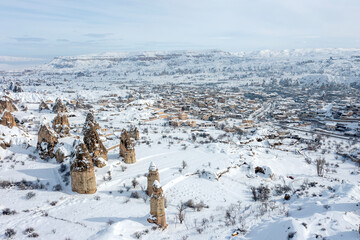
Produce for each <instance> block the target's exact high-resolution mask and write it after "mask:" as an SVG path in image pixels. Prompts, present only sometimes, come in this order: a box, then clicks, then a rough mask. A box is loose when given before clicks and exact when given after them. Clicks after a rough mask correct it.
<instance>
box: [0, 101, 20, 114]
mask: <svg viewBox="0 0 360 240" xmlns="http://www.w3.org/2000/svg"><path fill="white" fill-rule="evenodd" d="M5 110H6V111H8V112H15V111H17V110H18V109H17V107H16V106H15V104H14V103H13V101H12V100H11V99H10V98H5V100H0V114H1V113H3V112H4V111H5Z"/></svg>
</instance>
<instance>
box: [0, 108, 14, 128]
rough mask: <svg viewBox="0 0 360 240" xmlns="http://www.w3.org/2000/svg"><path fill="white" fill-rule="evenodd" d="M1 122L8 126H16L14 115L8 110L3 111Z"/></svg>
mask: <svg viewBox="0 0 360 240" xmlns="http://www.w3.org/2000/svg"><path fill="white" fill-rule="evenodd" d="M0 124H1V125H4V126H6V127H8V128H13V127H16V122H15V118H14V116H13V115H12V114H11V113H10V112H8V111H6V110H5V111H4V112H3V114H2V116H1V118H0Z"/></svg>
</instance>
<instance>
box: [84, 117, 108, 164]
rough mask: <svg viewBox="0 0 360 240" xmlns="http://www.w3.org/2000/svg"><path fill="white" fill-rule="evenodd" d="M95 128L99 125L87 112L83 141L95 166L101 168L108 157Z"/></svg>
mask: <svg viewBox="0 0 360 240" xmlns="http://www.w3.org/2000/svg"><path fill="white" fill-rule="evenodd" d="M89 116H90V117H89ZM97 128H99V125H98V124H97V122H96V121H95V118H94V116H93V115H92V114H91V113H89V114H88V116H87V117H86V121H85V124H84V128H83V133H84V143H85V145H86V147H87V148H88V150H89V153H90V154H91V156H92V160H93V162H94V164H95V166H96V167H99V168H102V167H105V166H106V161H107V160H108V157H107V150H106V148H105V146H104V145H103V143H102V141H101V139H100V137H99V134H98V132H97Z"/></svg>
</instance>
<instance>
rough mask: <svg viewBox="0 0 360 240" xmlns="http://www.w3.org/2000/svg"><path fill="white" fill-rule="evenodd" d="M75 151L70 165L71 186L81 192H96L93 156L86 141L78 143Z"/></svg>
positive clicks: (75, 190)
mask: <svg viewBox="0 0 360 240" xmlns="http://www.w3.org/2000/svg"><path fill="white" fill-rule="evenodd" d="M75 152H76V154H75V157H74V159H73V161H72V163H71V166H70V175H71V188H72V190H73V191H74V192H77V193H80V194H92V193H95V192H96V178H95V171H94V165H93V162H92V157H91V156H90V154H89V151H88V149H87V147H86V145H85V144H84V143H78V144H77V145H76V147H75Z"/></svg>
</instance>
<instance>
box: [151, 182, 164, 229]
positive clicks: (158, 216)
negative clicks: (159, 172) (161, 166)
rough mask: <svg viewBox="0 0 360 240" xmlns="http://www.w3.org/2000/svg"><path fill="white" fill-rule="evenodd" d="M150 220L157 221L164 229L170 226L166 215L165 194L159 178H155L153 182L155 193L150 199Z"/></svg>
mask: <svg viewBox="0 0 360 240" xmlns="http://www.w3.org/2000/svg"><path fill="white" fill-rule="evenodd" d="M148 222H149V223H155V224H157V225H158V226H159V227H161V228H163V229H165V228H166V227H167V226H168V225H167V224H166V216H165V196H164V193H163V190H162V187H161V185H160V183H159V182H158V181H157V180H155V181H154V184H153V194H152V196H151V200H150V218H148Z"/></svg>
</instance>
